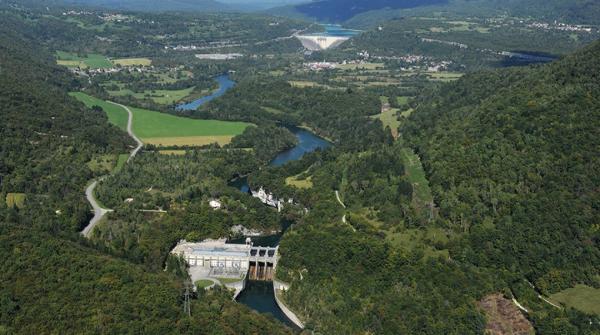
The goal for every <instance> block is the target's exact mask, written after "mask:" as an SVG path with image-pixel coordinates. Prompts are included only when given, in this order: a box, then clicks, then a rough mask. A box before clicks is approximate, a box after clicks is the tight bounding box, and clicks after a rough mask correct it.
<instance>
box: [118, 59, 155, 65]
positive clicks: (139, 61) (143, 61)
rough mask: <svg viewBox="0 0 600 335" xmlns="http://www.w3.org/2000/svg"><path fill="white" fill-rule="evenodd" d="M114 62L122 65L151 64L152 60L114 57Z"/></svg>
mask: <svg viewBox="0 0 600 335" xmlns="http://www.w3.org/2000/svg"><path fill="white" fill-rule="evenodd" d="M112 63H113V64H115V65H121V66H150V65H151V64H152V60H151V59H149V58H118V59H113V60H112Z"/></svg>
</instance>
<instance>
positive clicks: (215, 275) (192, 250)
mask: <svg viewBox="0 0 600 335" xmlns="http://www.w3.org/2000/svg"><path fill="white" fill-rule="evenodd" d="M277 249H278V247H260V246H254V245H252V242H250V241H249V239H247V242H246V243H245V244H231V243H226V240H225V239H219V240H210V239H209V240H205V241H202V242H187V241H185V240H182V241H180V242H179V243H178V244H177V246H175V248H174V249H173V251H171V253H172V254H175V255H179V256H181V257H183V259H184V260H185V261H186V262H187V264H188V265H189V267H190V268H189V272H190V276H191V277H192V281H193V282H194V283H195V282H197V281H198V280H202V279H207V280H211V281H215V280H220V279H224V278H227V279H228V280H221V281H226V282H230V283H233V282H235V280H236V279H239V281H243V280H245V279H246V278H248V279H249V280H273V275H274V274H275V267H276V266H277V257H278V255H277Z"/></svg>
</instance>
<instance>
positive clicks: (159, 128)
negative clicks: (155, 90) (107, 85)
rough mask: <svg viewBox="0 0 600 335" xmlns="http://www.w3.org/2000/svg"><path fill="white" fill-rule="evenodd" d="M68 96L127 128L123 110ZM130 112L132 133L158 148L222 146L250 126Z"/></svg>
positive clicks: (81, 95)
mask: <svg viewBox="0 0 600 335" xmlns="http://www.w3.org/2000/svg"><path fill="white" fill-rule="evenodd" d="M71 96H73V97H75V98H76V99H78V100H80V101H82V102H83V103H84V104H86V105H87V106H88V107H92V106H94V105H97V106H100V107H102V109H104V111H105V112H106V113H107V115H108V119H109V121H110V122H111V123H114V124H116V125H117V126H119V127H120V128H121V129H124V130H125V129H126V127H127V119H128V115H127V112H126V111H125V110H124V109H123V108H121V107H119V106H116V105H113V104H111V103H108V102H106V101H103V100H100V99H97V98H94V97H92V96H89V95H87V94H85V93H81V92H75V93H71ZM130 109H131V112H132V113H133V132H134V133H135V134H136V135H137V136H138V137H139V138H140V139H141V140H142V141H143V142H144V143H148V144H154V145H159V146H160V145H163V146H171V145H182V146H183V145H185V146H201V145H206V144H211V143H215V142H216V143H219V144H221V145H223V144H227V143H229V142H230V141H231V139H232V138H233V137H234V136H236V135H239V134H241V133H242V132H244V129H246V127H248V126H249V125H250V123H246V122H229V121H218V120H198V119H190V118H185V117H179V116H175V115H171V114H166V113H159V112H155V111H150V110H147V109H142V108H135V107H130Z"/></svg>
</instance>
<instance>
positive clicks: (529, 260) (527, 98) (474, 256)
mask: <svg viewBox="0 0 600 335" xmlns="http://www.w3.org/2000/svg"><path fill="white" fill-rule="evenodd" d="M599 70H600V42H597V43H594V44H593V45H591V46H589V47H587V48H585V49H584V50H582V51H580V52H577V53H575V54H573V55H570V56H567V57H565V58H564V59H562V60H560V61H557V62H555V63H552V64H549V65H547V66H542V67H537V68H525V69H510V70H503V71H496V72H485V73H478V74H472V75H467V76H465V77H464V78H462V79H461V80H459V81H458V82H457V83H455V84H452V85H449V86H445V87H444V88H443V89H442V90H441V91H440V92H436V93H434V94H431V95H427V96H424V97H422V98H421V99H420V101H419V102H418V103H419V106H418V108H417V110H416V112H415V113H413V114H412V116H411V118H410V122H408V123H407V124H406V126H405V127H404V129H403V133H404V134H405V136H406V138H407V139H408V140H409V142H410V143H411V144H412V145H413V146H414V147H415V148H416V149H417V150H418V152H419V154H420V155H421V157H422V160H423V163H424V166H425V168H426V171H427V174H428V176H429V181H430V184H431V186H432V190H433V192H434V196H435V200H436V203H437V205H438V206H439V207H440V211H441V215H442V217H443V219H444V221H445V222H446V223H447V224H448V225H451V226H454V227H460V229H461V230H463V231H464V232H470V234H468V238H467V239H466V241H465V246H464V249H463V250H462V251H461V255H460V256H458V255H457V257H460V258H461V259H465V260H469V261H470V262H472V263H474V264H477V265H482V266H489V267H496V268H500V269H505V270H507V271H510V272H514V273H520V274H523V275H525V276H526V277H527V278H529V279H530V281H532V282H534V283H535V284H536V286H537V287H538V288H539V289H540V290H541V291H542V292H555V291H557V290H560V289H562V288H565V287H568V286H572V285H574V284H575V283H581V282H585V283H588V284H594V285H598V284H599V283H598V277H597V275H598V269H600V248H599V246H600V229H598V225H597V223H598V221H597V220H598V217H600V208H598V203H600V193H599V192H598V190H599V189H600V155H599V148H600V138H598V134H599V133H600V97H599V96H598V94H597V92H598V91H599V90H600V75H599V73H600V72H599Z"/></svg>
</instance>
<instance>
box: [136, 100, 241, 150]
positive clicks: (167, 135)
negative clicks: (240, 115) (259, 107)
mask: <svg viewBox="0 0 600 335" xmlns="http://www.w3.org/2000/svg"><path fill="white" fill-rule="evenodd" d="M131 111H132V112H133V132H134V133H135V134H136V135H137V136H139V137H140V138H141V139H142V141H144V142H146V143H151V144H156V145H205V144H210V143H213V142H217V143H220V144H223V143H228V142H229V141H230V140H231V138H232V137H233V136H236V135H239V134H241V133H242V132H244V129H246V127H248V126H249V125H250V124H249V123H245V122H228V121H219V120H198V119H190V118H184V117H179V116H175V115H171V114H165V113H159V112H154V111H149V110H146V109H141V108H133V107H132V108H131Z"/></svg>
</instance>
